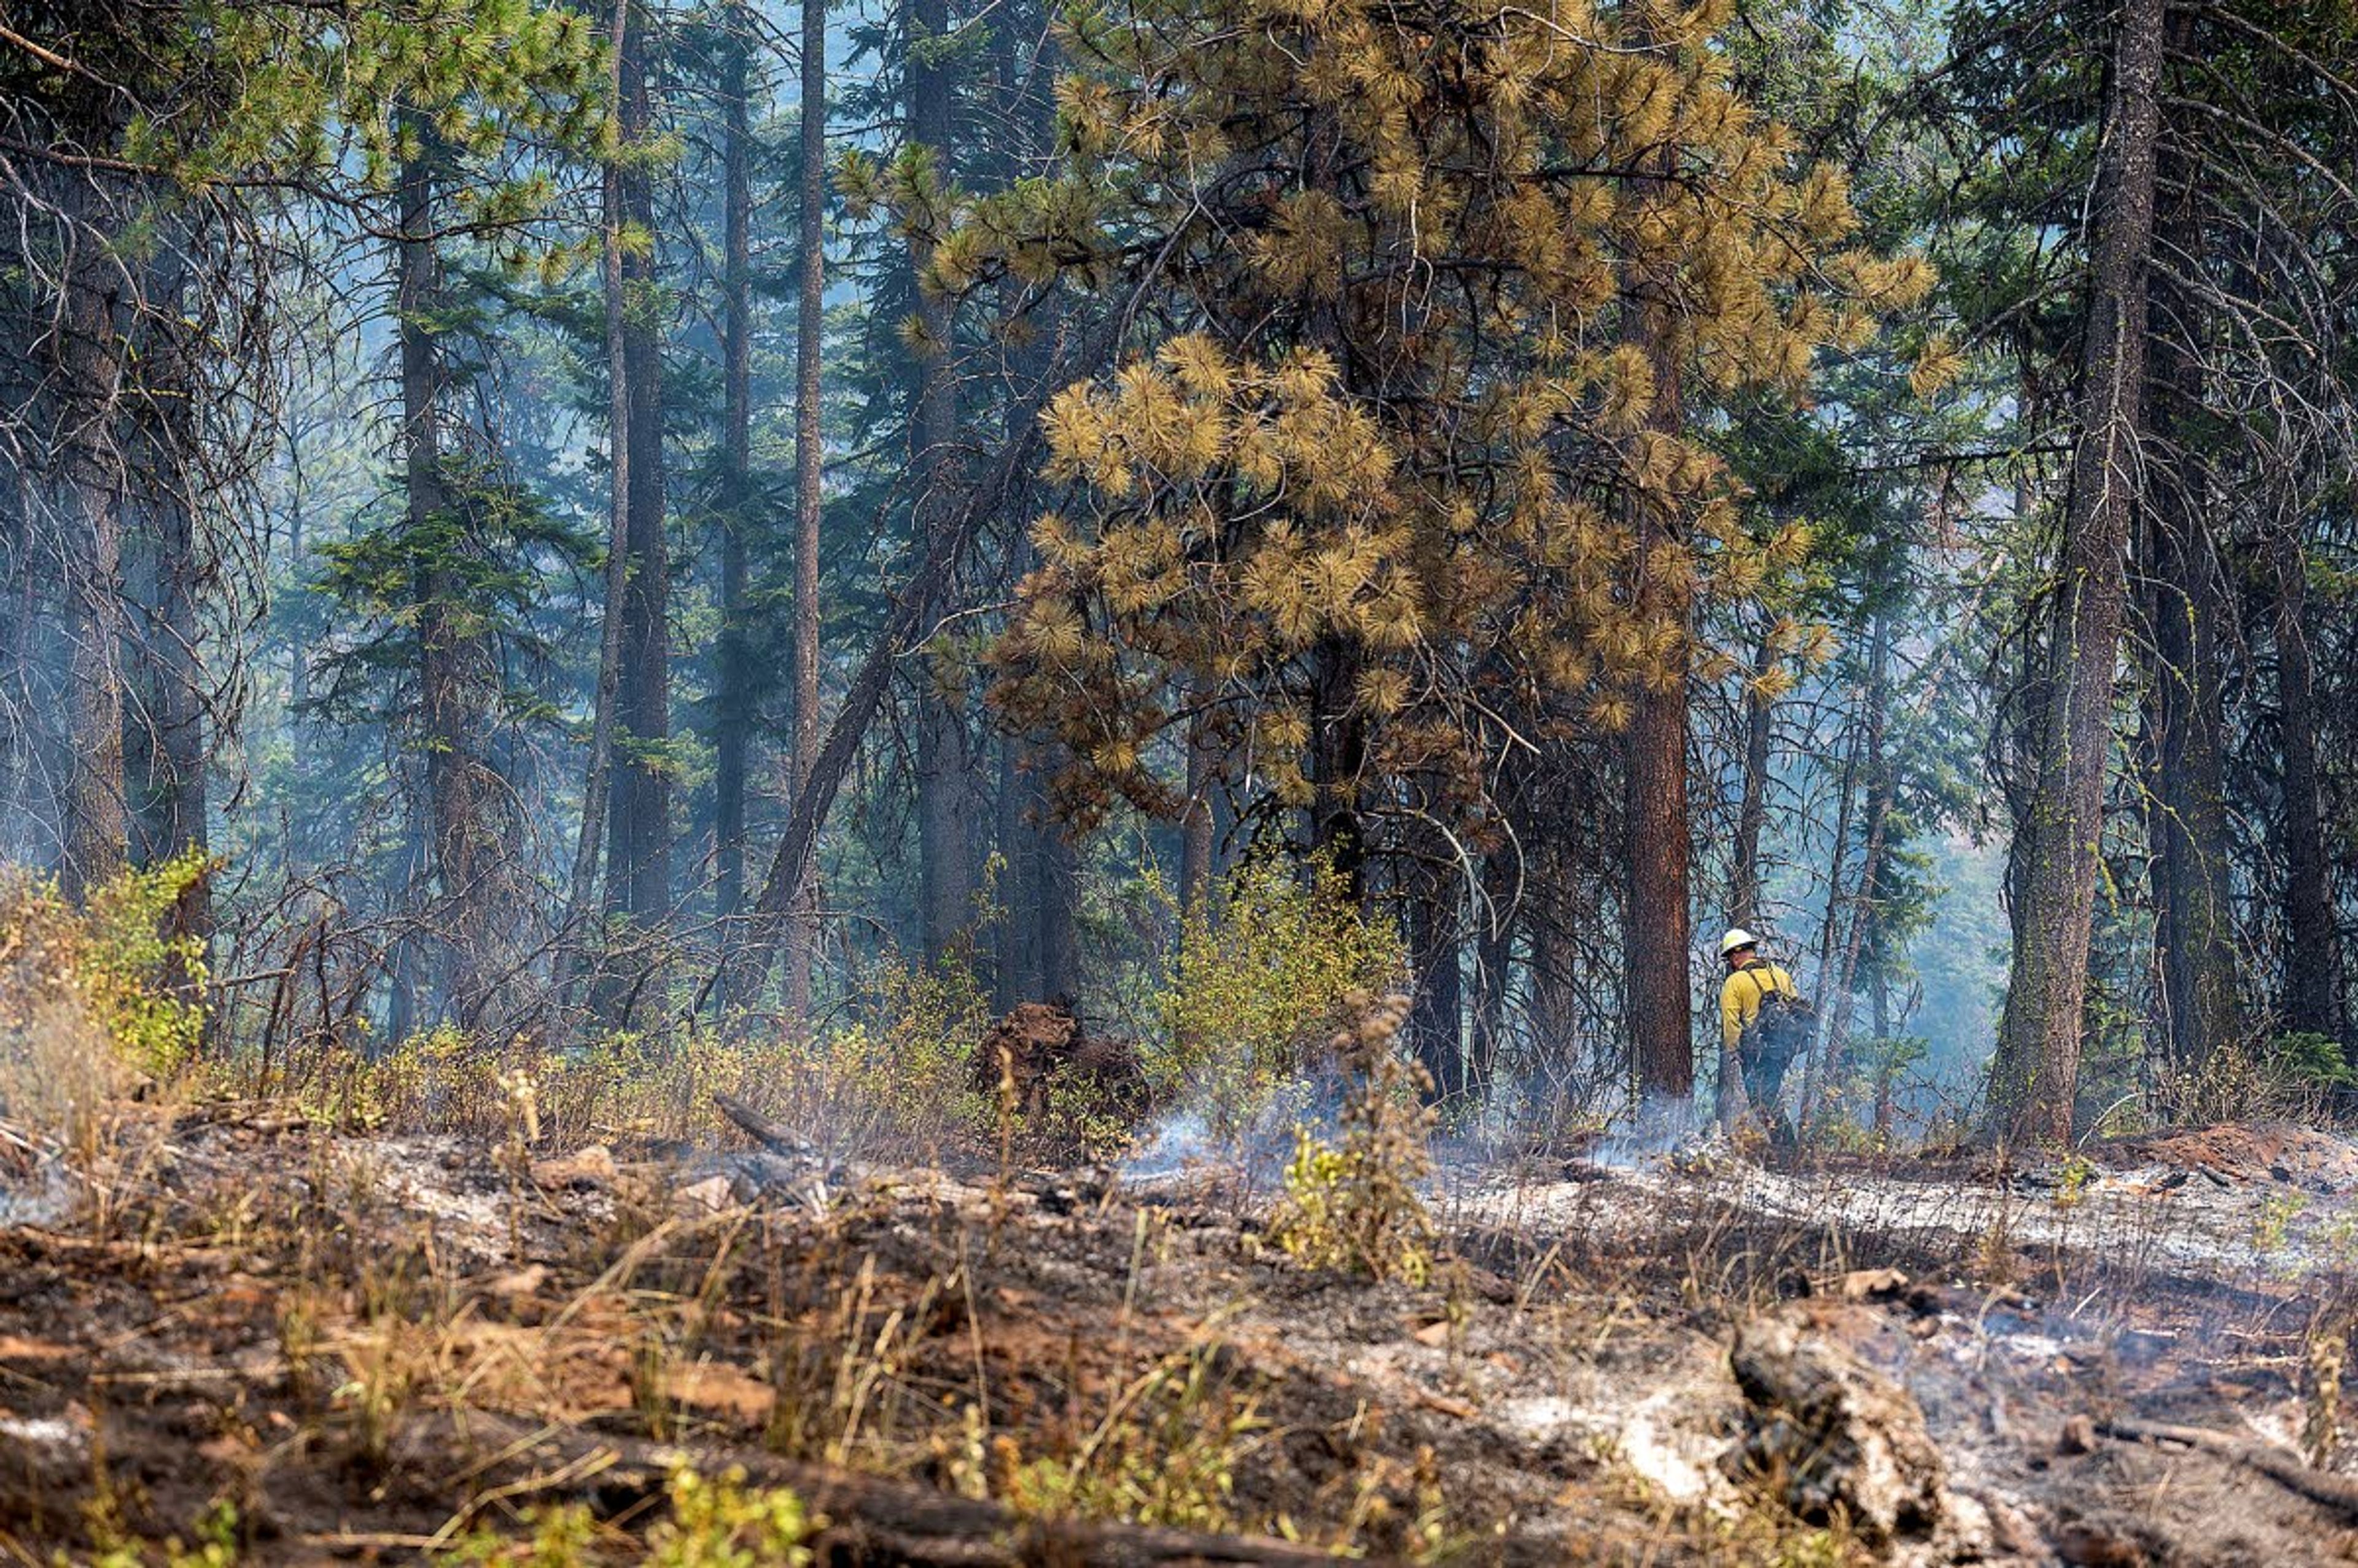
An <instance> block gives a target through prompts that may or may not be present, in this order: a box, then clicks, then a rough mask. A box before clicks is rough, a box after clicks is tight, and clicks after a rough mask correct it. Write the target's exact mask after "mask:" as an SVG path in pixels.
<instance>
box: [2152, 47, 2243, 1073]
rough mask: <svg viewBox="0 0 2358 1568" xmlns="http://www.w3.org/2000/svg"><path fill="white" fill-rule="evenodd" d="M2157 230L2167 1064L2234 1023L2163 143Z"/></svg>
mask: <svg viewBox="0 0 2358 1568" xmlns="http://www.w3.org/2000/svg"><path fill="white" fill-rule="evenodd" d="M2193 20H2194V19H2193V16H2192V15H2191V13H2190V12H2185V11H2180V12H2176V13H2173V14H2172V15H2171V16H2170V18H2169V48H2170V49H2171V50H2172V52H2175V53H2180V54H2183V53H2186V52H2188V51H2190V49H2192V48H2193V43H2194V39H2193ZM2157 168H2158V173H2157V180H2158V192H2159V195H2158V200H2166V201H2167V203H2168V207H2167V210H2166V211H2162V212H2160V213H2159V214H2158V216H2157V218H2156V220H2155V230H2156V244H2157V246H2158V249H2159V250H2160V251H2161V252H2162V253H2163V254H2165V255H2167V256H2168V257H2169V268H2167V269H2165V270H2164V271H2163V272H2162V273H2161V274H2160V275H2159V276H2156V277H2154V278H2153V279H2152V280H2151V282H2150V283H2149V285H2148V287H2149V292H2150V297H2151V299H2150V304H2149V306H2148V307H2147V313H2146V315H2147V336H2148V338H2149V339H2150V341H2151V348H2150V353H2151V356H2152V362H2151V364H2150V367H2149V372H2148V374H2147V380H2146V385H2145V399H2146V401H2145V415H2146V419H2147V432H2148V434H2147V450H2148V452H2149V453H2150V456H2149V458H2148V470H2149V482H2148V483H2147V486H2146V489H2145V492H2144V493H2145V496H2146V499H2147V505H2146V508H2145V524H2146V526H2145V546H2146V554H2147V580H2148V581H2149V583H2150V584H2151V589H2150V597H2149V600H2148V610H2149V616H2150V620H2151V622H2152V638H2153V642H2152V667H2151V670H2150V672H2149V676H2148V679H2147V719H2146V724H2147V764H2148V767H2149V769H2150V772H2149V773H2148V775H2147V790H2146V828H2147V843H2148V844H2149V846H2150V848H2151V849H2152V853H2153V868H2154V869H2153V894H2154V960H2155V967H2156V968H2158V970H2159V971H2160V979H2161V984H2160V987H2159V994H2158V1004H2159V1005H2158V1012H2159V1015H2160V1016H2159V1017H2158V1020H2157V1021H2156V1022H2157V1023H2158V1035H2159V1037H2160V1039H2161V1041H2162V1042H2163V1046H2164V1049H2165V1050H2166V1051H2167V1052H2168V1054H2169V1059H2170V1061H2171V1062H2172V1063H2173V1064H2175V1065H2176V1066H2177V1067H2178V1068H2179V1069H2180V1071H2185V1070H2188V1069H2191V1068H2194V1067H2196V1066H2199V1065H2201V1062H2202V1061H2203V1060H2204V1059H2205V1058H2207V1057H2208V1056H2209V1055H2210V1054H2211V1053H2212V1052H2213V1051H2215V1050H2217V1049H2219V1048H2220V1047H2221V1046H2222V1045H2225V1044H2232V1043H2234V1041H2235V1040H2236V1038H2237V1037H2238V1036H2240V1035H2241V1034H2242V1033H2243V1027H2244V1026H2243V1019H2242V1008H2241V1005H2240V1003H2239V1001H2238V999H2237V995H2236V988H2235V940H2234V939H2235V921H2234V903H2233V898H2234V894H2233V892H2231V890H2230V888H2229V886H2228V871H2229V868H2228V846H2229V842H2230V838H2229V833H2228V822H2227V785H2226V778H2225V763H2224V761H2223V750H2224V744H2225V741H2224V738H2225V732H2226V727H2227V719H2226V705H2225V699H2224V696H2223V673H2222V669H2221V659H2220V652H2219V635H2220V627H2221V623H2222V622H2223V619H2224V617H2225V615H2226V613H2227V603H2226V600H2227V595H2226V585H2225V583H2224V582H2223V580H2222V577H2221V573H2220V569H2219V560H2218V555H2217V552H2216V551H2215V550H2214V549H2213V548H2212V540H2211V537H2210V530H2209V527H2208V517H2209V513H2210V501H2209V495H2208V493H2207V489H2206V485H2205V471H2204V466H2203V460H2202V457H2201V453H2200V452H2199V451H2197V450H2196V449H2195V445H2194V444H2195V443H2196V442H2197V441H2199V440H2200V439H2201V437H2200V435H2199V434H2198V432H2196V431H2195V430H2194V429H2192V428H2191V427H2190V423H2189V416H2190V415H2192V414H2193V413H2194V412H2195V411H2196V410H2199V409H2200V408H2201V406H2202V391H2203V388H2202V361H2201V345H2200V343H2199V341H2196V340H2197V339H2198V338H2199V335H2200V333H2201V306H2200V305H2199V304H2198V303H2197V302H2196V301H2195V300H2193V299H2192V298H2190V297H2188V295H2187V293H2186V291H2185V290H2184V289H2183V288H2182V287H2180V286H2179V285H2178V284H2177V283H2176V282H2175V281H2173V278H2172V276H2171V273H2172V272H2178V271H2183V272H2186V273H2189V274H2191V273H2195V272H2198V271H2199V270H2200V267H2201V255H2200V252H2201V245H2202V231H2201V218H2200V215H2199V213H2198V211H2197V210H2196V195H2195V190H2194V185H2193V180H2194V177H2195V168H2194V165H2193V160H2192V159H2191V158H2190V157H2187V156H2186V155H2185V154H2184V153H2182V152H2171V151H2168V150H2165V152H2164V153H2163V154H2162V155H2161V157H2160V158H2159V160H2158V166H2157Z"/></svg>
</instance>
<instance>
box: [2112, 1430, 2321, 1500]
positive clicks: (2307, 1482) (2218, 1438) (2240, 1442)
mask: <svg viewBox="0 0 2358 1568" xmlns="http://www.w3.org/2000/svg"><path fill="white" fill-rule="evenodd" d="M2095 1426H2096V1430H2097V1431H2098V1432H2101V1433H2104V1435H2105V1436H2107V1437H2116V1438H2119V1439H2121V1440H2122V1441H2124V1442H2127V1443H2148V1444H2164V1443H2175V1444H2182V1445H2183V1446H2185V1447H2188V1448H2195V1449H2200V1450H2201V1451H2202V1452H2203V1453H2205V1454H2217V1455H2218V1456H2219V1457H2220V1458H2222V1459H2225V1460H2227V1461H2229V1462H2230V1463H2233V1464H2236V1465H2243V1466H2244V1468H2245V1469H2247V1470H2255V1471H2257V1472H2258V1473H2259V1474H2261V1475H2263V1476H2266V1477H2267V1478H2268V1479H2269V1480H2271V1481H2274V1482H2275V1483H2276V1484H2277V1486H2279V1487H2284V1488H2285V1489H2286V1490H2287V1491H2288V1492H2291V1493H2294V1494H2295V1495H2296V1496H2299V1497H2303V1498H2308V1499H2309V1501H2310V1502H2313V1503H2318V1504H2321V1505H2322V1506H2324V1507H2326V1508H2329V1509H2340V1510H2341V1511H2342V1513H2344V1514H2347V1515H2349V1516H2350V1517H2351V1518H2353V1519H2358V1480H2353V1479H2351V1478H2350V1477H2349V1476H2336V1475H2333V1474H2331V1472H2328V1471H2324V1470H2319V1469H2315V1468H2313V1467H2312V1466H2310V1465H2309V1464H2308V1463H2307V1462H2305V1461H2304V1460H2302V1458H2301V1457H2300V1455H2299V1454H2292V1453H2288V1451H2286V1450H2284V1449H2281V1448H2277V1447H2275V1446H2273V1445H2272V1444H2266V1443H2255V1442H2253V1441H2252V1440H2251V1439H2249V1438H2243V1437H2236V1436H2234V1435H2232V1434H2231V1433H2224V1432H2212V1431H2211V1430H2210V1429H2209V1428H2208V1427H2201V1426H2176V1425H2173V1424H2171V1423H2169V1422H2158V1421H2139V1420H2138V1419H2137V1418H2136V1417H2135V1416H2125V1415H2116V1416H2100V1417H2098V1418H2097V1419H2096V1423H2095Z"/></svg>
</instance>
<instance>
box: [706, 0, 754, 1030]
mask: <svg viewBox="0 0 2358 1568" xmlns="http://www.w3.org/2000/svg"><path fill="white" fill-rule="evenodd" d="M721 25H722V26H723V27H725V28H727V30H728V36H727V37H726V38H724V39H723V40H722V42H721V56H720V185H721V222H720V229H721V238H720V454H719V456H720V475H719V481H720V482H719V502H720V638H719V650H718V652H719V670H718V671H717V675H718V677H719V690H718V691H717V692H716V693H715V694H714V697H715V700H714V702H713V714H712V720H713V722H712V728H713V735H712V871H713V887H712V903H713V913H714V914H716V915H717V916H718V917H719V921H720V940H721V943H722V945H723V946H728V945H730V944H733V943H734V942H735V941H736V940H737V932H736V926H735V922H736V919H737V916H738V914H739V912H740V911H741V908H742V906H743V904H744V902H745V786H746V769H747V761H748V758H749V756H750V754H751V752H752V726H753V694H752V682H753V660H752V648H751V647H750V646H749V645H748V643H749V630H750V629H749V628H748V627H747V625H746V614H747V604H746V579H747V575H748V554H749V551H748V545H749V540H748V538H747V535H748V534H749V533H750V532H751V530H752V507H753V396H752V394H753V269H752V222H753V178H752V161H753V148H752V141H753V136H752V125H751V119H752V105H751V104H750V103H749V102H748V100H749V98H750V97H751V94H752V81H751V71H750V70H749V69H748V67H749V62H750V59H751V57H752V48H753V43H752V27H753V25H754V22H753V16H752V11H751V9H750V7H749V6H748V5H746V4H745V0H730V5H729V7H728V10H727V12H726V13H725V14H724V16H723V18H722V24H721ZM729 1000H730V998H728V997H727V996H725V995H724V996H723V997H722V998H721V1001H722V1005H724V1006H726V1005H727V1003H728V1002H729Z"/></svg>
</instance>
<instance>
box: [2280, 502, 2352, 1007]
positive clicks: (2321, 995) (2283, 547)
mask: <svg viewBox="0 0 2358 1568" xmlns="http://www.w3.org/2000/svg"><path fill="white" fill-rule="evenodd" d="M2268 553H2269V557H2270V561H2269V566H2270V568H2271V570H2272V571H2273V573H2274V575H2275V578H2276V599H2277V604H2276V645H2277V712H2278V728H2279V731H2280V734H2281V737H2282V739H2281V741H2280V744H2281V745H2282V747H2283V752H2284V785H2283V790H2284V804H2283V808H2282V809H2283V815H2282V817H2281V820H2280V821H2279V823H2278V830H2279V831H2280V832H2281V833H2282V834H2283V835H2284V860H2285V883H2284V893H2283V899H2284V905H2283V908H2284V922H2285V946H2286V953H2285V1001H2284V1024H2285V1028H2286V1029H2288V1030H2289V1031H2292V1032H2294V1033H2305V1034H2323V1035H2326V1036H2329V1037H2330V1038H2332V1039H2335V1040H2342V1041H2347V1039H2348V1038H2349V1028H2350V1020H2349V1015H2348V1014H2347V1012H2346V1011H2344V1010H2343V1007H2342V964H2341V953H2340V941H2339V933H2338V932H2337V930H2336V927H2335V921H2334V914H2333V893H2332V881H2331V878H2332V863H2331V860H2329V858H2328V856H2327V851H2326V846H2325V808H2324V786H2323V778H2322V774H2321V773H2320V769H2319V765H2318V756H2317V730H2318V712H2317V697H2316V675H2315V670H2314V667H2313V664H2312V661H2311V658H2310V654H2309V562H2308V559H2307V557H2306V556H2305V555H2304V553H2303V551H2302V549H2301V546H2300V541H2299V539H2298V538H2296V537H2294V536H2293V535H2291V534H2289V533H2279V534H2277V535H2276V536H2275V537H2274V538H2273V539H2271V540H2270V542H2269V546H2268Z"/></svg>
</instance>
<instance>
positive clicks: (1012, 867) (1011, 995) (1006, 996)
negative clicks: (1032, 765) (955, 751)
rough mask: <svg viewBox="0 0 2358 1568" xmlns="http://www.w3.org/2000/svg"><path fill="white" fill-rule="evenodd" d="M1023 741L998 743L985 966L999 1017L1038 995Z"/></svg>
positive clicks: (1033, 854)
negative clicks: (993, 885) (990, 929)
mask: <svg viewBox="0 0 2358 1568" xmlns="http://www.w3.org/2000/svg"><path fill="white" fill-rule="evenodd" d="M1025 751H1026V746H1025V742H1024V741H1023V739H1022V737H1021V736H1018V735H1001V737H1000V738H999V802H998V812H999V822H998V829H999V886H998V888H997V890H996V891H997V894H998V904H999V925H998V929H997V930H996V931H995V932H994V934H993V935H995V936H996V938H997V942H996V947H997V951H996V952H995V953H994V954H993V956H992V963H991V976H990V978H991V1002H992V1005H993V1006H994V1007H996V1008H997V1009H998V1010H999V1011H1000V1012H1001V1013H1002V1014H1004V1013H1006V1012H1007V1011H1009V1010H1011V1009H1012V1008H1013V1007H1014V1006H1015V1005H1016V1004H1017V1003H1019V1002H1026V1001H1033V1000H1038V998H1039V996H1040V989H1041V988H1040V940H1039V938H1040V927H1039V901H1040V880H1041V879H1040V869H1041V845H1040V836H1041V826H1040V824H1039V823H1038V822H1036V821H1035V820H1034V809H1035V800H1036V799H1037V797H1038V795H1039V787H1038V781H1037V780H1036V779H1035V778H1034V776H1033V773H1032V772H1031V770H1029V769H1028V768H1026V767H1025V766H1024V765H1023V758H1024V752H1025Z"/></svg>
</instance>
